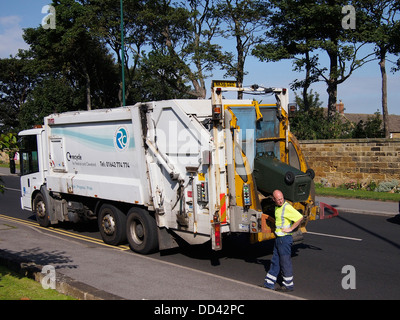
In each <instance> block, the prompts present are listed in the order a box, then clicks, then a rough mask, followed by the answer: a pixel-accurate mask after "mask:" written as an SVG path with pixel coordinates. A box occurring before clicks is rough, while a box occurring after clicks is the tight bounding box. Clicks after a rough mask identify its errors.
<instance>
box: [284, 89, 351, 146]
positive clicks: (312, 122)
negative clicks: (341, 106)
mask: <svg viewBox="0 0 400 320" xmlns="http://www.w3.org/2000/svg"><path fill="white" fill-rule="evenodd" d="M296 103H297V105H298V107H299V110H298V111H296V112H295V113H294V115H293V116H292V117H291V119H290V130H291V131H292V132H293V134H294V135H295V136H296V137H297V139H299V140H316V139H341V138H349V137H351V124H350V122H349V121H347V120H346V119H344V118H343V117H342V116H340V115H339V114H337V113H336V114H334V115H333V116H332V117H328V114H327V112H326V109H325V110H324V109H323V108H321V105H322V102H321V101H320V100H319V95H318V93H315V94H314V93H313V92H312V90H311V92H310V94H309V95H308V101H307V108H306V103H305V102H304V101H303V99H302V98H301V97H299V96H298V95H296Z"/></svg>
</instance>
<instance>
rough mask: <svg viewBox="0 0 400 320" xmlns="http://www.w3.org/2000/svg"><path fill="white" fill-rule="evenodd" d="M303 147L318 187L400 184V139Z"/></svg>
mask: <svg viewBox="0 0 400 320" xmlns="http://www.w3.org/2000/svg"><path fill="white" fill-rule="evenodd" d="M300 145H301V148H302V151H303V154H304V156H305V157H306V159H307V162H308V164H309V166H310V167H311V168H312V169H314V171H315V179H314V181H315V182H316V183H320V182H321V179H322V178H324V179H326V180H327V181H328V182H329V183H330V184H331V185H332V186H339V185H341V184H343V183H347V182H350V181H356V182H358V183H370V182H371V181H374V182H375V183H377V184H378V183H379V182H382V181H391V180H392V179H397V180H399V181H400V139H348V140H307V141H305V140H303V141H300Z"/></svg>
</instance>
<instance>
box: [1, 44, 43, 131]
mask: <svg viewBox="0 0 400 320" xmlns="http://www.w3.org/2000/svg"><path fill="white" fill-rule="evenodd" d="M35 69H36V67H35V61H33V60H32V59H30V58H29V57H28V55H26V54H25V53H24V52H22V51H20V53H19V54H17V55H16V56H15V57H10V58H7V59H0V122H2V123H3V127H2V130H4V131H5V132H8V131H13V130H18V127H19V122H18V114H19V112H20V110H21V107H22V105H23V104H24V103H25V102H26V100H27V98H28V96H29V94H30V92H32V90H33V88H34V86H35V85H36V84H37V82H38V74H37V72H36V70H35Z"/></svg>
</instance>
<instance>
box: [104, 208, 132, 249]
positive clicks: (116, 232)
mask: <svg viewBox="0 0 400 320" xmlns="http://www.w3.org/2000/svg"><path fill="white" fill-rule="evenodd" d="M97 222H98V225H99V230H100V234H101V237H102V239H103V241H104V242H105V243H107V244H110V245H112V246H117V245H119V244H121V243H123V242H126V215H125V214H124V213H123V212H122V211H121V210H119V209H118V208H117V207H115V206H113V205H111V204H103V205H102V206H101V208H100V211H99V216H98V219H97Z"/></svg>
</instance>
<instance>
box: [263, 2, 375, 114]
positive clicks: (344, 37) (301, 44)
mask: <svg viewBox="0 0 400 320" xmlns="http://www.w3.org/2000/svg"><path fill="white" fill-rule="evenodd" d="M351 3H352V2H351V1H350V2H349V1H335V0H319V1H311V0H301V1H296V0H283V1H277V0H276V1H275V0H274V1H273V4H274V8H273V12H274V14H273V15H272V18H271V19H270V20H269V22H271V25H272V32H270V33H269V34H268V33H267V36H273V37H274V39H276V40H277V44H278V45H277V47H278V52H277V53H275V54H273V55H272V56H271V52H272V50H271V47H270V46H267V49H268V48H269V51H268V50H267V51H266V52H265V53H263V52H262V49H263V47H262V46H261V47H258V53H257V55H258V56H259V57H260V56H261V58H264V59H267V60H268V59H269V60H278V59H283V58H295V59H298V58H297V57H296V56H297V55H299V54H301V55H304V56H305V57H304V58H303V60H297V62H298V63H297V64H296V67H297V68H298V70H301V68H302V67H305V68H306V79H305V80H304V81H303V82H302V83H301V82H300V83H298V84H300V85H302V86H303V88H305V89H308V86H309V85H310V83H311V82H314V81H317V80H318V81H324V82H325V83H326V84H327V93H328V117H330V118H333V117H334V115H335V112H336V102H337V90H338V85H340V84H342V83H343V82H344V81H346V80H347V79H348V78H349V77H350V76H351V74H352V73H353V72H354V71H355V70H357V69H358V68H360V67H361V66H362V65H364V64H365V63H367V62H369V61H371V56H373V53H371V54H367V55H365V56H364V57H362V58H359V57H358V55H359V50H360V48H361V47H363V46H364V45H365V43H366V42H367V40H366V34H365V33H364V32H363V29H362V28H361V29H360V28H356V29H355V30H352V29H345V28H343V27H342V19H343V14H342V8H343V7H344V6H345V5H348V4H351ZM358 20H361V21H363V16H360V17H359V16H357V21H358ZM267 44H268V43H267ZM320 52H325V53H326V54H327V55H328V58H329V66H328V67H326V66H320V64H319V59H318V55H319V54H320ZM311 53H313V54H314V55H313V56H311ZM303 96H304V100H307V99H306V95H303Z"/></svg>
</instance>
